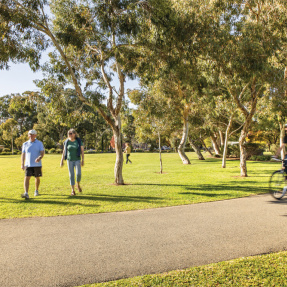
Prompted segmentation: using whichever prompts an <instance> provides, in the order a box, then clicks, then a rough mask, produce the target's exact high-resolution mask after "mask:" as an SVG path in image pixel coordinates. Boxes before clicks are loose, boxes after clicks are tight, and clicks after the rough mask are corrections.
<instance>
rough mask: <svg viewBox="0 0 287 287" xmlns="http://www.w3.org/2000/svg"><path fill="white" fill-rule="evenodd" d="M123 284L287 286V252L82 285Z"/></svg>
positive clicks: (114, 285) (115, 285)
mask: <svg viewBox="0 0 287 287" xmlns="http://www.w3.org/2000/svg"><path fill="white" fill-rule="evenodd" d="M105 286H109V287H120V286H121V287H123V286H141V287H149V286H161V287H168V286H186V287H189V286H202V287H213V286H240V287H242V286H266V287H270V286H280V287H281V286H287V252H280V253H275V254H268V255H262V256H255V257H247V258H240V259H236V260H231V261H226V262H220V263H216V264H209V265H206V266H200V267H194V268H190V269H186V270H179V271H171V272H168V273H164V274H158V275H146V276H141V277H135V278H130V279H122V280H118V281H112V282H107V283H98V284H92V285H84V286H82V287H105Z"/></svg>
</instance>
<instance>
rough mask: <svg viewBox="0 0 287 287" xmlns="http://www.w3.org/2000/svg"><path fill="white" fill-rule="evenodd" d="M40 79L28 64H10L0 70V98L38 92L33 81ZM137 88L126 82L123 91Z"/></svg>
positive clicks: (135, 83)
mask: <svg viewBox="0 0 287 287" xmlns="http://www.w3.org/2000/svg"><path fill="white" fill-rule="evenodd" d="M42 77H43V76H42V73H41V72H36V73H33V72H32V71H31V69H30V67H29V65H28V64H10V69H9V70H0V96H5V95H9V94H12V93H23V92H25V91H38V89H37V87H36V85H35V84H34V83H33V80H37V79H42ZM115 86H116V84H115ZM138 86H139V84H138V81H127V82H126V85H125V89H126V90H127V89H134V88H137V87H138Z"/></svg>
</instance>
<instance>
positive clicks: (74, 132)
mask: <svg viewBox="0 0 287 287" xmlns="http://www.w3.org/2000/svg"><path fill="white" fill-rule="evenodd" d="M69 133H73V134H75V135H76V139H77V138H78V137H79V135H78V133H77V132H76V131H75V129H69V130H68V133H67V136H68V138H69Z"/></svg>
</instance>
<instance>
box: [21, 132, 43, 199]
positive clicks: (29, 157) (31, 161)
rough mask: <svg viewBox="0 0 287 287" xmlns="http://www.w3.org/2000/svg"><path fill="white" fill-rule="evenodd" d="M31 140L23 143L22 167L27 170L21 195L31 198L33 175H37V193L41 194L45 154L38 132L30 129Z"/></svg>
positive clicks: (35, 194) (36, 194)
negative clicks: (31, 179) (38, 138)
mask: <svg viewBox="0 0 287 287" xmlns="http://www.w3.org/2000/svg"><path fill="white" fill-rule="evenodd" d="M28 136H29V140H28V141H26V142H24V143H23V146H22V155H21V168H22V169H23V170H24V171H25V178H24V190H25V192H24V193H23V194H22V195H21V196H22V197H23V198H26V199H29V194H28V192H29V184H30V178H31V176H34V177H35V193H34V196H38V195H39V186H40V177H41V176H42V161H41V160H42V158H43V157H44V154H45V149H44V145H43V143H42V142H41V141H39V140H37V139H36V137H37V132H36V131H35V130H30V131H29V132H28Z"/></svg>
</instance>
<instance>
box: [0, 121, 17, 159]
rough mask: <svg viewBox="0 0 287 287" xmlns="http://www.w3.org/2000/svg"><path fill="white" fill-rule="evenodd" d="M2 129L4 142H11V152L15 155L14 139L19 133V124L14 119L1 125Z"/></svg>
mask: <svg viewBox="0 0 287 287" xmlns="http://www.w3.org/2000/svg"><path fill="white" fill-rule="evenodd" d="M0 129H1V130H2V138H3V140H7V141H11V150H12V154H13V153H14V138H15V137H16V135H17V134H18V132H19V129H18V122H16V121H15V120H14V119H8V120H7V121H5V123H2V124H1V125H0Z"/></svg>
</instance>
